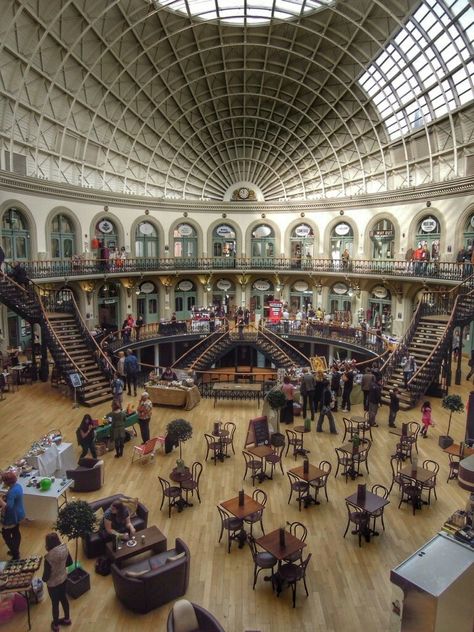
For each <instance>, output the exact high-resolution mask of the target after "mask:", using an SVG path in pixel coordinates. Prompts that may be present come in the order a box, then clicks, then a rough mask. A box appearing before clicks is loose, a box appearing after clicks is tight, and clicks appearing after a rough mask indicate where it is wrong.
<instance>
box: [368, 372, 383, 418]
mask: <svg viewBox="0 0 474 632" xmlns="http://www.w3.org/2000/svg"><path fill="white" fill-rule="evenodd" d="M381 401H382V381H381V380H377V381H374V382H373V384H371V386H370V391H369V424H370V425H371V426H375V427H377V426H378V424H377V423H376V422H375V418H376V417H377V412H378V409H379V406H380V404H381Z"/></svg>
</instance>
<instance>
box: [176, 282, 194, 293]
mask: <svg viewBox="0 0 474 632" xmlns="http://www.w3.org/2000/svg"><path fill="white" fill-rule="evenodd" d="M193 287H194V286H193V284H192V283H191V281H181V282H180V283H178V290H180V292H189V291H190V290H192V289H193Z"/></svg>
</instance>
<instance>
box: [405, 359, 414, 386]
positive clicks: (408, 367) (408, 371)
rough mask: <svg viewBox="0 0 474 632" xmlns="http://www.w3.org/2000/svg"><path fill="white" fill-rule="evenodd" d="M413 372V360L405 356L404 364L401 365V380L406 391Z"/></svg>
mask: <svg viewBox="0 0 474 632" xmlns="http://www.w3.org/2000/svg"><path fill="white" fill-rule="evenodd" d="M415 372H416V362H415V358H414V357H413V356H412V355H407V356H406V357H405V362H404V364H403V380H404V382H405V388H406V389H408V390H410V387H409V385H408V382H409V381H410V380H411V378H412V377H413V375H414V374H415Z"/></svg>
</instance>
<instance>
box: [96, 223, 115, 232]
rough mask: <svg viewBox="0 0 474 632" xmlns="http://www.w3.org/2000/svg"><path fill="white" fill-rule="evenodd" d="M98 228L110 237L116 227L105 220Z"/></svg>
mask: <svg viewBox="0 0 474 632" xmlns="http://www.w3.org/2000/svg"><path fill="white" fill-rule="evenodd" d="M97 228H98V229H99V231H100V232H101V233H103V234H104V235H108V234H109V233H112V232H113V230H114V225H113V224H112V222H109V220H108V219H103V220H101V221H100V222H99V223H98V224H97Z"/></svg>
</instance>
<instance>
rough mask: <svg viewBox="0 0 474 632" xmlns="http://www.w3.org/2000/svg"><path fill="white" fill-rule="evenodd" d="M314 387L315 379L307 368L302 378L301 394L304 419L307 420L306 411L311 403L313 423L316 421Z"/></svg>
mask: <svg viewBox="0 0 474 632" xmlns="http://www.w3.org/2000/svg"><path fill="white" fill-rule="evenodd" d="M314 387H315V383H314V377H313V375H312V374H311V373H310V372H309V369H308V368H307V367H305V368H304V369H303V377H302V378H301V386H300V393H301V397H302V398H303V417H304V419H306V411H307V408H308V403H309V409H310V412H311V421H314Z"/></svg>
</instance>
